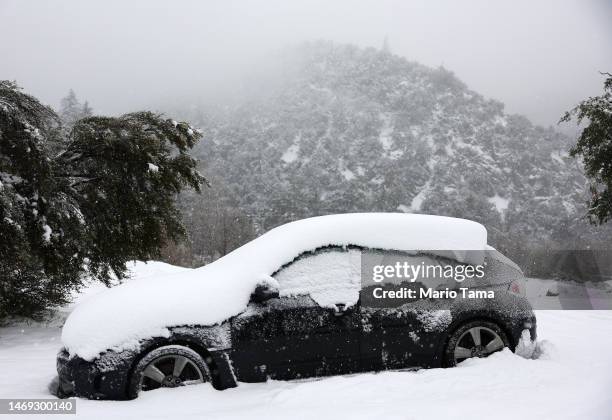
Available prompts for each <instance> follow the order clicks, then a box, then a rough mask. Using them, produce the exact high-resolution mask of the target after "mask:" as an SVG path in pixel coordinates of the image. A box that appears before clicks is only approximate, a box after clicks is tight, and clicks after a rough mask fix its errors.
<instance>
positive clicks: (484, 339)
mask: <svg viewBox="0 0 612 420" xmlns="http://www.w3.org/2000/svg"><path fill="white" fill-rule="evenodd" d="M509 346H510V343H509V341H508V337H507V336H506V334H505V333H504V332H503V331H502V329H501V328H500V327H499V326H497V325H496V324H494V323H493V322H489V321H480V320H479V321H471V322H468V323H467V324H465V325H462V326H461V327H459V328H457V329H456V330H455V331H454V332H453V333H452V334H451V336H450V337H449V339H448V344H447V346H446V350H445V353H444V362H445V365H446V366H449V367H451V366H456V365H457V364H458V363H461V362H463V361H464V360H466V359H470V358H472V357H487V356H489V355H490V354H492V353H495V352H497V351H500V350H502V349H503V348H504V347H509Z"/></svg>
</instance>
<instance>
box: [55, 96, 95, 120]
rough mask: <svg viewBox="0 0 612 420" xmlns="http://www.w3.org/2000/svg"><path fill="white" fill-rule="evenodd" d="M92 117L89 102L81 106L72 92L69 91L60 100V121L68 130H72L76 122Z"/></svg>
mask: <svg viewBox="0 0 612 420" xmlns="http://www.w3.org/2000/svg"><path fill="white" fill-rule="evenodd" d="M92 115H93V110H92V109H91V107H90V106H89V102H87V101H85V103H84V104H81V102H80V101H79V99H78V98H77V95H76V93H74V90H72V89H70V91H68V95H66V96H65V97H64V98H62V100H61V103H60V119H61V121H62V123H63V124H64V125H65V126H66V127H67V128H68V129H70V128H72V126H74V124H75V123H76V122H77V121H78V120H80V119H82V118H86V117H90V116H92Z"/></svg>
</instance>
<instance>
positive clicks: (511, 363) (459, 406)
mask: <svg viewBox="0 0 612 420" xmlns="http://www.w3.org/2000/svg"><path fill="white" fill-rule="evenodd" d="M173 269H174V268H173V267H171V266H165V265H161V264H160V265H156V264H153V265H151V264H149V265H147V266H137V267H136V268H135V270H136V271H138V273H141V272H144V271H142V270H148V271H149V272H151V273H150V275H155V273H156V272H157V271H162V272H163V271H164V270H170V271H172V270H173ZM530 283H531V285H529V282H528V288H529V287H534V288H535V287H539V288H541V289H542V290H546V291H547V290H548V288H549V287H551V285H553V282H552V281H539V280H530ZM97 291H99V287H96V286H93V287H91V288H89V289H87V290H86V292H85V293H84V294H82V297H80V298H79V300H83V299H87V296H90V295H91V294H95V293H96V292H97ZM544 293H545V292H544ZM537 317H538V334H539V341H540V345H541V347H542V348H543V351H544V353H543V355H542V357H540V358H539V359H537V360H526V359H523V358H521V357H518V356H515V355H514V354H512V353H511V352H509V351H507V350H506V351H503V352H500V353H497V354H494V355H493V356H491V357H489V358H487V359H476V360H468V361H466V362H464V363H462V364H461V365H460V366H459V367H457V368H453V369H431V370H420V371H416V372H414V371H411V372H408V371H405V372H382V373H371V374H357V375H349V376H340V377H330V378H324V379H319V380H305V381H295V382H278V381H271V382H268V383H264V384H240V386H239V387H238V388H235V389H229V390H225V391H221V392H220V391H215V390H213V389H212V388H211V387H210V386H209V385H206V384H204V385H197V386H191V387H185V388H178V389H161V390H157V391H151V392H148V393H144V394H142V396H141V397H139V398H138V399H137V400H134V401H121V402H117V401H89V400H81V399H79V400H78V401H77V416H76V417H77V418H87V419H92V418H93V419H96V418H100V419H108V418H115V419H128V418H129V419H136V418H159V419H164V418H168V419H180V418H207V419H239V418H249V419H254V418H266V419H286V418H292V419H310V418H317V419H319V420H321V419H338V418H351V419H354V418H359V419H372V418H381V419H382V418H384V419H448V418H470V419H487V420H489V419H512V420H515V419H521V420H527V419H538V420H543V419H555V420H557V419H581V420H583V419H589V420H591V419H607V420H610V419H612V311H561V310H557V311H537ZM59 324H61V316H60V319H58V320H56V321H54V322H51V323H49V324H48V325H40V324H38V325H29V326H28V325H25V324H23V325H16V326H11V327H5V328H0V398H51V397H52V396H51V395H50V394H49V391H48V388H47V387H48V384H49V383H50V382H51V381H52V379H53V378H54V376H55V355H56V352H57V350H58V349H59V347H60V346H61V344H60V327H59ZM26 417H27V416H26ZM60 417H61V416H60ZM20 418H21V417H20ZM35 418H37V419H39V418H40V417H35ZM69 418H75V417H74V416H71V417H69Z"/></svg>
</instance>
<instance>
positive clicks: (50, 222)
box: [0, 81, 204, 319]
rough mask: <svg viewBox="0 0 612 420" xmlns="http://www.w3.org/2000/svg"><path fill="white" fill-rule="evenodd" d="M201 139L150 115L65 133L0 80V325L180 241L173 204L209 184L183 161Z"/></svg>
mask: <svg viewBox="0 0 612 420" xmlns="http://www.w3.org/2000/svg"><path fill="white" fill-rule="evenodd" d="M70 96H72V95H69V97H70ZM70 101H71V100H70ZM68 102H69V101H67V103H68ZM200 137H201V134H200V133H199V131H197V130H196V129H194V128H193V127H191V126H190V125H189V124H187V123H177V122H176V121H173V120H167V119H164V118H162V116H160V115H157V114H153V113H150V112H139V113H133V114H127V115H124V116H121V117H118V118H110V117H90V118H87V119H81V120H78V121H76V123H75V125H74V128H73V130H72V131H71V132H70V134H69V135H67V134H66V131H65V130H62V129H61V124H60V118H59V116H58V115H57V114H56V113H55V112H54V111H53V110H51V109H50V108H48V107H45V106H43V105H41V104H40V102H39V101H38V100H37V99H36V98H34V97H32V96H29V95H26V94H24V93H22V92H21V91H20V89H19V88H18V87H17V86H16V85H15V84H14V83H11V82H6V81H0V255H1V256H2V258H0V319H2V318H4V317H6V316H9V315H22V316H30V317H36V316H41V315H43V314H44V311H45V309H47V308H49V307H50V306H53V305H58V304H63V303H65V302H66V300H67V298H68V296H69V293H70V292H71V291H72V290H74V289H75V288H77V287H78V286H79V285H80V284H81V282H82V279H83V278H84V276H86V275H90V276H92V277H94V278H97V279H99V280H101V281H103V282H106V283H108V282H109V281H110V279H111V276H112V275H113V274H114V275H115V276H117V277H118V278H120V279H121V278H123V277H124V276H125V274H126V268H125V264H126V263H127V262H128V261H129V260H133V259H143V260H148V259H152V258H155V257H158V256H159V254H160V250H161V249H162V247H163V246H164V244H165V243H166V242H168V241H169V240H178V239H180V238H181V237H182V235H184V228H183V226H182V224H181V220H180V215H179V211H178V209H177V208H176V206H175V201H174V197H175V196H176V194H178V193H179V192H180V191H182V190H183V189H185V188H187V187H191V188H193V189H195V190H197V191H199V189H200V185H201V183H202V182H203V181H204V178H202V176H201V175H200V174H199V173H198V172H197V171H196V169H195V168H196V161H195V160H194V159H192V158H191V157H189V155H188V154H187V152H188V151H189V150H190V149H191V148H192V147H193V146H194V145H195V143H196V142H197V141H198V139H199V138H200Z"/></svg>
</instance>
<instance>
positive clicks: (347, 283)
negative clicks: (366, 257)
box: [273, 247, 361, 308]
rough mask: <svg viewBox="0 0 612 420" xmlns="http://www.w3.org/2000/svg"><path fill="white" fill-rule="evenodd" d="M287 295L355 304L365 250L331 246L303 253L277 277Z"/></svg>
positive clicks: (329, 304) (332, 303) (281, 291)
mask: <svg viewBox="0 0 612 420" xmlns="http://www.w3.org/2000/svg"><path fill="white" fill-rule="evenodd" d="M273 277H274V278H275V279H276V280H277V281H278V283H279V294H280V296H281V297H283V296H310V297H311V298H312V299H313V300H314V301H315V302H316V303H317V304H318V305H319V306H321V307H327V308H335V307H336V304H344V305H346V306H347V307H350V306H353V305H355V304H356V303H357V301H358V299H359V291H360V288H361V251H360V250H359V249H356V248H340V247H327V248H321V249H319V250H316V251H314V252H308V253H304V254H302V255H300V256H299V257H298V258H297V259H295V260H294V261H293V262H291V263H290V264H288V265H286V266H285V267H283V268H282V269H280V270H279V271H277V272H276V273H275V274H274V276H273Z"/></svg>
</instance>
